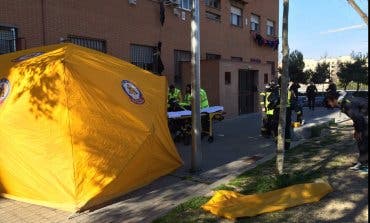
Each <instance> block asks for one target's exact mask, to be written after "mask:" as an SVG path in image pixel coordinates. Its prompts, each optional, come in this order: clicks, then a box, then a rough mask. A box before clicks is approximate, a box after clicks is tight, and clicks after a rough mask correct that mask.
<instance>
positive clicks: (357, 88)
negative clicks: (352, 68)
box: [356, 82, 360, 92]
mask: <svg viewBox="0 0 370 223" xmlns="http://www.w3.org/2000/svg"><path fill="white" fill-rule="evenodd" d="M359 90H360V82H357V87H356V92H358V91H359Z"/></svg>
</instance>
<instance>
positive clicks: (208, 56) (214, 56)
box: [206, 53, 221, 60]
mask: <svg viewBox="0 0 370 223" xmlns="http://www.w3.org/2000/svg"><path fill="white" fill-rule="evenodd" d="M206 59H207V60H219V59H221V55H219V54H213V53H206Z"/></svg>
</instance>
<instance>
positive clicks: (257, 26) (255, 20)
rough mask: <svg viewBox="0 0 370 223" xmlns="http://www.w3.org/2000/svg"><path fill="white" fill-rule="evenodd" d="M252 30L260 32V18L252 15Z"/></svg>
mask: <svg viewBox="0 0 370 223" xmlns="http://www.w3.org/2000/svg"><path fill="white" fill-rule="evenodd" d="M251 30H252V31H255V32H259V31H260V17H259V16H258V15H254V14H252V16H251Z"/></svg>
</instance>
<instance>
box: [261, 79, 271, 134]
mask: <svg viewBox="0 0 370 223" xmlns="http://www.w3.org/2000/svg"><path fill="white" fill-rule="evenodd" d="M273 85H274V83H273V82H270V83H269V84H267V85H266V86H265V89H264V91H263V92H261V93H260V96H261V99H260V103H261V109H262V126H261V135H262V136H263V137H265V138H269V137H270V136H271V130H272V128H271V127H272V123H273V115H274V110H273V109H269V100H268V98H269V97H270V95H271V90H272V87H271V86H273Z"/></svg>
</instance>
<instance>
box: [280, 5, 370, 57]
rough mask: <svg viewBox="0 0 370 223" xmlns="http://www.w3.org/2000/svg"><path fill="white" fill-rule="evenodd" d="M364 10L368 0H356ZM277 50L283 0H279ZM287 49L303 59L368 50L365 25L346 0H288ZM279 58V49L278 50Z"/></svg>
mask: <svg viewBox="0 0 370 223" xmlns="http://www.w3.org/2000/svg"><path fill="white" fill-rule="evenodd" d="M356 2H357V4H358V5H359V6H360V8H362V10H363V11H364V12H365V13H366V14H367V12H368V0H356ZM279 17H280V19H279V21H280V25H279V28H280V30H279V37H280V50H279V52H281V35H282V34H281V33H282V32H281V29H282V25H281V22H282V17H283V0H280V15H279ZM288 29H289V35H288V36H289V49H290V52H292V51H293V50H299V51H301V52H302V53H303V56H304V58H305V59H320V58H323V57H325V56H326V57H337V56H344V55H350V54H351V52H352V51H354V52H362V53H367V52H368V27H367V25H366V24H365V22H364V21H363V20H362V18H361V17H360V16H359V15H358V14H357V12H356V11H355V10H354V9H353V8H352V7H351V6H350V5H349V4H348V2H347V0H290V1H289V28H288ZM279 59H281V53H280V54H279Z"/></svg>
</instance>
